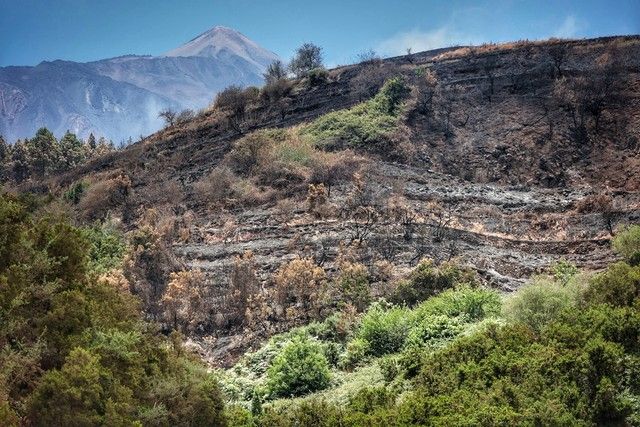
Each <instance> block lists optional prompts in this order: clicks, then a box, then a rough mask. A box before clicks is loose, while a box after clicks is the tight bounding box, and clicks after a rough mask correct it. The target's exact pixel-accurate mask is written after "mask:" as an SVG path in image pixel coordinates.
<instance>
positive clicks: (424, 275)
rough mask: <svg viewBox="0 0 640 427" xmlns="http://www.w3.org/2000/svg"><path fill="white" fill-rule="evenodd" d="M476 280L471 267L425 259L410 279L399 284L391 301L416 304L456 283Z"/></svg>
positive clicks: (471, 282) (414, 270) (472, 282)
mask: <svg viewBox="0 0 640 427" xmlns="http://www.w3.org/2000/svg"><path fill="white" fill-rule="evenodd" d="M475 282H476V277H475V274H474V272H473V271H472V270H470V269H467V268H463V267H460V266H458V265H456V264H455V263H450V262H446V263H442V264H440V265H438V266H436V265H435V263H434V262H433V261H432V260H423V261H421V262H420V264H418V265H417V266H416V268H415V269H413V271H412V272H411V274H409V277H408V279H407V280H405V281H403V282H401V283H400V284H399V285H398V287H397V288H396V290H395V292H394V293H393V295H392V296H391V298H390V301H391V302H393V303H396V304H408V305H414V304H417V303H419V302H420V301H424V300H426V299H427V298H429V297H432V296H434V295H436V294H438V293H440V292H442V291H444V290H445V289H449V288H453V287H454V286H455V285H456V284H461V283H468V284H475Z"/></svg>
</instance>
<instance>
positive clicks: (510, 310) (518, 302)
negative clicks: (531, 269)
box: [504, 278, 579, 331]
mask: <svg viewBox="0 0 640 427" xmlns="http://www.w3.org/2000/svg"><path fill="white" fill-rule="evenodd" d="M578 298H579V297H578V289H577V288H576V287H569V286H562V285H561V284H559V283H557V282H554V281H550V280H547V279H544V278H538V279H537V280H536V281H534V282H533V283H530V284H527V285H525V286H524V287H522V288H521V289H519V290H518V292H516V293H515V294H513V295H512V296H511V297H510V298H509V299H508V300H507V301H506V303H505V307H504V314H505V317H506V318H507V319H508V320H510V321H512V322H515V323H523V324H525V325H528V326H530V327H531V328H532V329H533V330H535V331H540V330H541V329H542V328H543V327H544V326H545V325H546V324H548V323H550V322H552V321H554V320H557V319H558V318H559V317H560V315H561V314H562V312H563V311H565V310H567V309H570V308H573V307H575V306H576V304H577V303H578Z"/></svg>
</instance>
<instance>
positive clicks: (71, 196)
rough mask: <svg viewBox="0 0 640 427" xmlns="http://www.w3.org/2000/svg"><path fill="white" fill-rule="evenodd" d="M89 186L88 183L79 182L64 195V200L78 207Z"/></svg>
mask: <svg viewBox="0 0 640 427" xmlns="http://www.w3.org/2000/svg"><path fill="white" fill-rule="evenodd" d="M88 186H89V184H87V183H86V182H84V181H78V182H76V183H75V184H73V185H72V186H71V187H69V189H68V190H67V191H66V192H65V193H64V198H65V199H66V200H68V201H70V202H71V203H73V204H74V205H77V204H78V203H79V202H80V199H81V198H82V195H83V194H84V192H85V190H86V189H87V187H88Z"/></svg>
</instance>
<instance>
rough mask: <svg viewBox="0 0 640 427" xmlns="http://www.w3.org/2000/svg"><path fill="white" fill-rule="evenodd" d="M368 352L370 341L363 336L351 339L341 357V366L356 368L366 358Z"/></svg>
mask: <svg viewBox="0 0 640 427" xmlns="http://www.w3.org/2000/svg"><path fill="white" fill-rule="evenodd" d="M367 353H369V341H367V340H365V339H362V338H355V339H353V340H351V341H349V343H348V344H347V349H346V351H345V352H344V353H343V354H342V357H341V359H340V367H341V368H343V369H353V368H355V367H356V366H358V364H359V363H360V362H362V361H363V360H365V358H366V356H367Z"/></svg>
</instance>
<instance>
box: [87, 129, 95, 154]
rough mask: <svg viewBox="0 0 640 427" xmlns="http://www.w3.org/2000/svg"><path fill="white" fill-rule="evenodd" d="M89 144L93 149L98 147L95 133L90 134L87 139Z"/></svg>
mask: <svg viewBox="0 0 640 427" xmlns="http://www.w3.org/2000/svg"><path fill="white" fill-rule="evenodd" d="M87 145H88V146H89V149H90V150H91V151H93V150H95V149H96V146H97V145H96V137H95V136H93V133H90V134H89V138H88V139H87Z"/></svg>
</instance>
